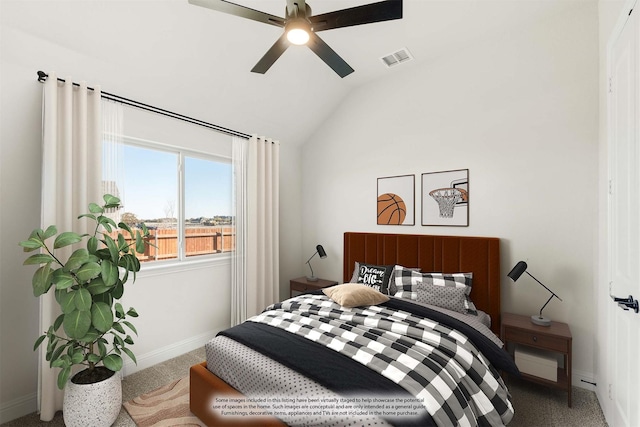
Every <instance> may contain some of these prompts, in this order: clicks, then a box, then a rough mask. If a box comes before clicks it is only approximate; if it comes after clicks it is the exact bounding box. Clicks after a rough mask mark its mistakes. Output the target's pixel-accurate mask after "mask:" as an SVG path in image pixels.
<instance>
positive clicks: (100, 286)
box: [86, 277, 111, 302]
mask: <svg viewBox="0 0 640 427" xmlns="http://www.w3.org/2000/svg"><path fill="white" fill-rule="evenodd" d="M110 288H111V287H110V286H107V285H105V284H104V281H103V280H102V277H96V278H95V279H93V280H91V281H90V282H89V284H88V285H87V287H86V289H87V290H88V291H89V292H90V293H91V295H99V294H103V293H105V292H108V291H109V289H110ZM93 301H94V302H95V301H96V299H95V298H93Z"/></svg>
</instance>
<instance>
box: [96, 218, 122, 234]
mask: <svg viewBox="0 0 640 427" xmlns="http://www.w3.org/2000/svg"><path fill="white" fill-rule="evenodd" d="M98 224H100V225H102V226H103V227H104V228H105V230H107V231H108V232H109V233H111V231H112V230H113V229H114V228H118V226H117V225H116V222H115V221H114V220H112V219H111V218H109V217H108V216H99V217H98Z"/></svg>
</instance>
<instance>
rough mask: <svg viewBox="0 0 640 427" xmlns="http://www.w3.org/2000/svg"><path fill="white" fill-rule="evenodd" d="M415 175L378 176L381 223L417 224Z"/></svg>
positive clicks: (378, 208)
mask: <svg viewBox="0 0 640 427" xmlns="http://www.w3.org/2000/svg"><path fill="white" fill-rule="evenodd" d="M415 194H416V177H415V175H401V176H388V177H384V178H378V203H377V218H378V220H377V221H378V224H379V225H415Z"/></svg>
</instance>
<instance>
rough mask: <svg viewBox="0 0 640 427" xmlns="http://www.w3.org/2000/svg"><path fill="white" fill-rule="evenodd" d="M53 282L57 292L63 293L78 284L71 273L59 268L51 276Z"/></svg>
mask: <svg viewBox="0 0 640 427" xmlns="http://www.w3.org/2000/svg"><path fill="white" fill-rule="evenodd" d="M51 281H52V282H53V283H55V285H56V291H61V290H64V289H67V288H70V287H71V286H73V285H75V284H76V281H75V280H74V278H73V276H72V275H71V273H69V272H68V271H64V270H63V269H62V268H59V269H57V270H55V271H54V272H53V274H52V275H51Z"/></svg>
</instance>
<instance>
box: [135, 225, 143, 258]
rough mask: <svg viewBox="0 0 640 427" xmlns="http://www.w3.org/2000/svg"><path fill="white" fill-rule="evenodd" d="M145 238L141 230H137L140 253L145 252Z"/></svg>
mask: <svg viewBox="0 0 640 427" xmlns="http://www.w3.org/2000/svg"><path fill="white" fill-rule="evenodd" d="M144 247H145V244H144V240H143V239H142V235H141V234H140V230H136V252H138V253H139V254H142V253H144Z"/></svg>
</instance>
